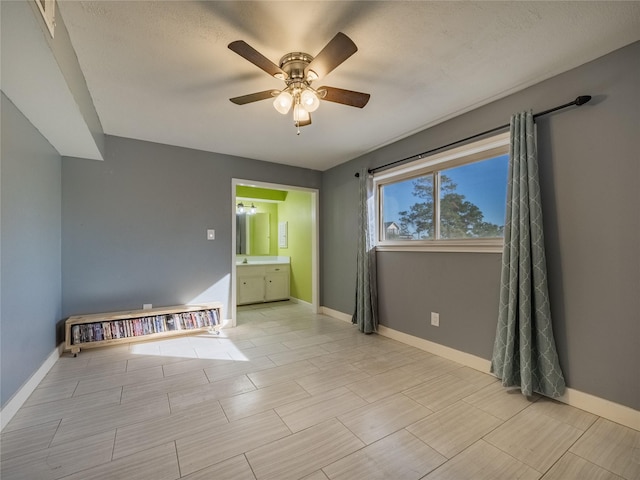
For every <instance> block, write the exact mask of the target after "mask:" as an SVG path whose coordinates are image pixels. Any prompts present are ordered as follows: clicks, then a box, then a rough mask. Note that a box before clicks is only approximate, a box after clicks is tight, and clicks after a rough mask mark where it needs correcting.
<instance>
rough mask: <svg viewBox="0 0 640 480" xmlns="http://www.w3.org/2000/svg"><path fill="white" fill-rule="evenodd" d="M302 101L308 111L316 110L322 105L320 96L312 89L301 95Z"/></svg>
mask: <svg viewBox="0 0 640 480" xmlns="http://www.w3.org/2000/svg"><path fill="white" fill-rule="evenodd" d="M300 103H302V106H303V107H304V109H305V110H306V111H307V112H315V111H316V110H317V109H318V107H319V106H320V100H318V96H317V95H316V94H315V93H314V92H313V91H312V90H305V91H304V92H302V95H300Z"/></svg>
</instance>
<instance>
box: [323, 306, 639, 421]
mask: <svg viewBox="0 0 640 480" xmlns="http://www.w3.org/2000/svg"><path fill="white" fill-rule="evenodd" d="M322 312H323V313H324V314H325V315H328V316H330V317H333V318H337V319H339V320H345V321H349V322H351V315H347V314H345V313H342V312H338V311H336V310H332V309H330V308H327V307H322ZM378 334H379V335H382V336H383V337H388V338H391V339H393V340H397V341H399V342H402V343H404V344H407V345H411V346H412V347H416V348H419V349H421V350H424V351H426V352H429V353H433V354H434V355H438V356H440V357H444V358H446V359H448V360H453V361H454V362H458V363H460V364H462V365H465V366H467V367H471V368H473V369H475V370H479V371H481V372H484V373H489V374H490V372H489V369H490V367H491V361H489V360H487V359H485V358H481V357H477V356H475V355H471V354H470V353H466V352H462V351H460V350H456V349H454V348H451V347H447V346H444V345H440V344H438V343H434V342H430V341H429V340H425V339H424V338H420V337H415V336H413V335H409V334H407V333H403V332H399V331H397V330H394V329H392V328H388V327H385V326H384V325H378ZM556 400H558V401H559V402H562V403H566V404H567V405H571V406H572V407H576V408H579V409H581V410H584V411H586V412H589V413H593V414H594V415H598V416H600V417H603V418H606V419H607V420H611V421H612V422H616V423H619V424H621V425H624V426H626V427H629V428H633V429H634V430H639V431H640V411H638V410H634V409H633V408H630V407H627V406H625V405H620V404H619V403H615V402H612V401H610V400H606V399H604V398H600V397H596V396H594V395H591V394H589V393H584V392H581V391H579V390H575V389H573V388H567V389H566V391H565V393H564V395H562V397H560V398H556Z"/></svg>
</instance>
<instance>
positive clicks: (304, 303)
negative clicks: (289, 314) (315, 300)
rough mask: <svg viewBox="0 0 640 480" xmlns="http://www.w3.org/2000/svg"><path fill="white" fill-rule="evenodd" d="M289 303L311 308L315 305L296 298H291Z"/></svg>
mask: <svg viewBox="0 0 640 480" xmlns="http://www.w3.org/2000/svg"><path fill="white" fill-rule="evenodd" d="M289 301H290V302H291V303H298V304H300V305H306V306H307V307H309V308H313V304H312V303H309V302H306V301H304V300H301V299H299V298H296V297H289Z"/></svg>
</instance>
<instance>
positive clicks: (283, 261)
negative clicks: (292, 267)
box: [236, 257, 291, 267]
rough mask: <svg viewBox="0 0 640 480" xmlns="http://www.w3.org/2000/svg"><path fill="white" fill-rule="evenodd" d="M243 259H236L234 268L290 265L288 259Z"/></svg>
mask: <svg viewBox="0 0 640 480" xmlns="http://www.w3.org/2000/svg"><path fill="white" fill-rule="evenodd" d="M244 260H245V259H244V258H243V259H240V258H238V259H236V266H238V267H240V266H243V265H249V266H250V265H284V264H286V265H289V264H290V263H291V259H290V257H246V260H247V261H246V262H245V261H244Z"/></svg>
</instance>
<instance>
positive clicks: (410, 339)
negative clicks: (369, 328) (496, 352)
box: [378, 325, 491, 373]
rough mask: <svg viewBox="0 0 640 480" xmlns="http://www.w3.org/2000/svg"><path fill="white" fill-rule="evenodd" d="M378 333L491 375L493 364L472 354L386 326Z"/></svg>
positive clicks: (379, 327)
mask: <svg viewBox="0 0 640 480" xmlns="http://www.w3.org/2000/svg"><path fill="white" fill-rule="evenodd" d="M378 333H379V334H380V335H382V336H383V337H388V338H391V339H393V340H398V341H399V342H402V343H405V344H407V345H411V346H412V347H416V348H419V349H420V350H424V351H425V352H429V353H433V354H434V355H438V356H439V357H443V358H446V359H447V360H453V361H454V362H458V363H461V364H462V365H466V366H467V367H471V368H474V369H475V370H480V371H481V372H484V373H489V367H490V366H491V362H490V361H489V360H486V359H484V358H480V357H476V356H475V355H471V354H470V353H466V352H462V351H460V350H456V349H454V348H451V347H446V346H444V345H440V344H439V343H434V342H430V341H429V340H425V339H424V338H420V337H414V336H413V335H409V334H408V333H403V332H399V331H397V330H394V329H392V328H388V327H385V326H384V325H378Z"/></svg>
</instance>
